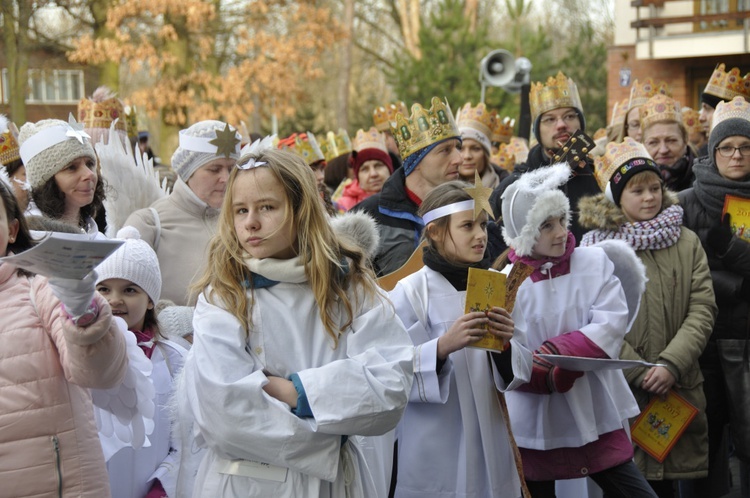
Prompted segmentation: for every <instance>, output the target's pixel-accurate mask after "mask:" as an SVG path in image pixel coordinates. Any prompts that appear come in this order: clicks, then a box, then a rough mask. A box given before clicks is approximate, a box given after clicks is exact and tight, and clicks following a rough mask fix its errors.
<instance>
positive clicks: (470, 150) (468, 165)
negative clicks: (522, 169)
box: [456, 102, 512, 189]
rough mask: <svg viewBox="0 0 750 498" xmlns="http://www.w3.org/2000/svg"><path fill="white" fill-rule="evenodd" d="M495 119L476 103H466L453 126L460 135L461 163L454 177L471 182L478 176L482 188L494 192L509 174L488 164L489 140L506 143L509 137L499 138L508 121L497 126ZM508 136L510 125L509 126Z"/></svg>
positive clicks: (490, 145)
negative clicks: (476, 174)
mask: <svg viewBox="0 0 750 498" xmlns="http://www.w3.org/2000/svg"><path fill="white" fill-rule="evenodd" d="M498 121H499V119H498V117H497V114H496V113H495V111H492V112H490V111H489V110H488V109H487V108H486V107H485V105H484V103H480V104H479V105H477V106H476V107H472V106H471V103H470V102H467V103H466V105H464V106H463V108H461V109H460V110H459V111H458V116H457V117H456V124H457V125H458V131H460V132H461V141H462V145H461V157H462V159H463V163H462V164H461V166H460V167H459V168H458V174H459V177H460V178H461V180H464V181H467V182H468V181H474V172H477V173H479V176H480V178H481V179H482V185H484V186H485V187H488V188H492V189H494V188H495V187H497V186H498V185H500V182H501V181H502V180H503V179H504V178H505V177H507V176H508V175H509V173H508V172H507V171H506V170H504V169H501V168H499V167H497V166H495V165H494V164H492V162H491V161H490V154H491V153H492V142H493V139H497V141H500V140H505V143H507V142H509V141H510V136H507V135H505V136H502V135H501V134H505V133H507V131H508V125H509V124H510V121H506V122H502V123H498ZM510 130H511V135H512V125H510Z"/></svg>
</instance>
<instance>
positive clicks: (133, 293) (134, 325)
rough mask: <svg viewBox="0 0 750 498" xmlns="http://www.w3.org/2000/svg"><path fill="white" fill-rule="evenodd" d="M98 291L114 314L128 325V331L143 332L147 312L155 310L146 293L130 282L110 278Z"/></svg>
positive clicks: (98, 286)
mask: <svg viewBox="0 0 750 498" xmlns="http://www.w3.org/2000/svg"><path fill="white" fill-rule="evenodd" d="M96 290H97V292H99V294H101V295H102V297H104V299H106V300H107V302H108V303H109V306H110V307H111V308H112V314H113V315H114V316H119V317H120V318H122V319H123V320H125V323H127V324H128V330H138V331H143V322H144V320H145V318H146V311H148V310H150V309H154V303H152V302H151V299H150V298H149V297H148V294H146V291H144V290H143V289H141V288H140V287H139V286H137V285H135V284H134V283H133V282H131V281H130V280H125V279H122V278H108V279H107V280H102V281H101V282H99V283H98V284H97V285H96Z"/></svg>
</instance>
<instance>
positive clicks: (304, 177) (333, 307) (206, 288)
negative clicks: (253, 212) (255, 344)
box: [193, 149, 379, 345]
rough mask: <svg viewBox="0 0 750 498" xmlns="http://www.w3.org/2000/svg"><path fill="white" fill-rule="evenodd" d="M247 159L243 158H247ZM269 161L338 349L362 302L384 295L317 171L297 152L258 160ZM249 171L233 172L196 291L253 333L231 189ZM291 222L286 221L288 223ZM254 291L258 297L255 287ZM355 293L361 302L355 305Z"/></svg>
mask: <svg viewBox="0 0 750 498" xmlns="http://www.w3.org/2000/svg"><path fill="white" fill-rule="evenodd" d="M243 159H244V158H243ZM253 159H255V160H256V161H257V162H265V163H266V164H265V165H264V166H260V167H263V168H268V169H269V171H271V173H272V174H273V175H274V177H275V178H276V179H277V180H278V182H279V184H280V185H281V186H282V188H283V189H284V192H285V194H286V201H287V202H286V216H287V217H289V216H292V217H294V222H295V223H294V226H295V227H296V235H297V252H298V254H299V256H300V258H301V261H302V262H303V264H304V266H305V274H306V275H307V278H308V280H309V282H310V287H311V288H312V291H313V294H314V295H315V301H316V302H317V304H318V309H319V311H320V316H321V319H322V320H323V325H324V327H325V329H326V332H327V333H328V334H329V335H330V336H331V337H332V338H333V340H334V344H335V345H338V337H339V336H340V335H341V334H342V333H343V331H344V330H346V328H348V327H349V326H350V325H351V323H352V320H353V318H354V313H355V308H357V307H358V306H359V305H360V303H362V302H365V301H366V300H369V299H371V298H375V297H376V296H378V295H379V293H378V290H377V286H376V284H375V275H374V274H373V272H372V270H370V269H369V267H368V266H367V263H366V261H367V259H366V257H365V255H364V253H363V252H362V249H361V248H359V247H357V246H353V245H350V244H349V243H347V242H345V241H344V240H338V238H337V236H336V234H335V233H334V231H333V229H332V228H331V225H330V222H329V220H328V215H327V214H326V212H325V209H324V206H323V203H322V201H321V199H320V197H319V194H318V190H317V188H316V181H315V177H314V175H313V172H312V170H310V168H309V167H308V166H307V164H305V162H304V161H303V160H302V159H301V158H299V157H297V156H296V155H295V154H293V153H291V152H288V151H284V150H277V149H271V150H266V151H263V152H261V153H260V154H259V155H258V156H257V157H254V158H253ZM241 174H247V172H246V171H244V170H242V169H239V168H234V169H233V170H232V172H231V174H230V175H229V180H228V181H227V191H226V195H225V197H224V203H223V205H222V208H221V214H220V215H219V221H218V230H217V233H216V235H215V236H214V237H213V238H212V239H211V241H210V243H209V247H208V251H209V252H208V265H207V266H206V270H205V272H204V273H203V275H202V276H201V277H200V279H199V280H198V281H197V282H196V283H195V284H194V285H193V290H195V291H203V292H204V294H205V297H206V299H207V300H208V301H209V302H210V303H212V304H215V305H220V306H222V307H223V308H225V309H226V310H227V311H229V312H230V313H232V314H233V315H234V316H235V317H237V319H238V320H239V321H240V322H241V323H242V324H243V326H244V327H245V329H246V330H247V332H248V333H249V332H250V331H251V329H252V327H253V324H252V319H251V312H252V306H253V298H252V297H251V298H250V299H248V298H247V294H246V292H247V288H248V286H251V285H252V272H251V271H250V270H249V268H248V267H247V266H246V265H245V264H244V259H245V258H247V257H248V255H247V253H245V252H244V251H243V249H242V246H241V244H240V241H239V239H238V238H237V233H236V231H235V228H234V213H233V211H232V203H233V199H232V189H233V186H234V184H235V182H236V180H237V177H238V176H239V175H241ZM287 219H288V218H285V221H286V220H287ZM249 288H250V289H251V293H254V292H255V291H254V289H252V287H249ZM352 288H354V289H356V290H355V292H352V293H350V294H351V296H352V297H354V298H355V299H356V301H355V302H352V300H351V299H350V294H348V293H347V291H348V290H350V289H352ZM217 299H218V301H220V302H221V304H218V301H217ZM340 307H343V309H344V311H345V314H344V316H345V317H346V320H345V322H344V323H343V324H341V325H339V324H338V323H337V322H338V321H337V319H336V318H337V317H339V316H340V314H339V313H338V312H337V311H338V310H339V309H340Z"/></svg>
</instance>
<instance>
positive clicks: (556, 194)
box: [502, 163, 570, 256]
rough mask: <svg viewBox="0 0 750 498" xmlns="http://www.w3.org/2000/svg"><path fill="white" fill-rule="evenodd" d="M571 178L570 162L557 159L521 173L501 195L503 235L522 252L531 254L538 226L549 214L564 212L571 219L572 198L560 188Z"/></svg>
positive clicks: (555, 214)
mask: <svg viewBox="0 0 750 498" xmlns="http://www.w3.org/2000/svg"><path fill="white" fill-rule="evenodd" d="M568 178H570V166H568V165H567V163H558V164H553V165H552V166H548V167H546V168H539V169H535V170H534V171H530V172H528V173H524V174H523V175H521V178H519V179H518V181H516V182H514V183H512V184H510V186H508V188H507V189H505V192H504V193H503V196H502V201H503V202H502V210H503V238H504V239H505V243H506V244H508V246H509V247H511V248H513V250H514V251H515V252H516V254H517V255H519V256H530V255H531V253H532V251H533V249H534V246H535V245H536V242H537V240H539V234H540V232H539V227H540V226H541V225H542V223H544V221H545V220H546V219H547V218H549V217H550V216H565V224H566V226H567V225H568V224H569V223H570V202H569V201H568V198H567V197H566V196H565V194H564V193H563V192H562V191H560V190H558V189H559V187H560V186H562V185H564V184H565V183H566V182H567V181H568Z"/></svg>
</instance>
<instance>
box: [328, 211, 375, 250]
mask: <svg viewBox="0 0 750 498" xmlns="http://www.w3.org/2000/svg"><path fill="white" fill-rule="evenodd" d="M331 226H332V227H333V231H334V232H336V235H339V236H343V237H346V238H348V239H349V240H350V241H351V242H352V243H354V244H356V245H357V246H358V247H359V248H361V249H362V251H363V252H364V253H365V255H366V256H367V257H368V258H372V257H373V256H374V255H375V252H376V251H377V250H378V246H379V245H380V233H379V232H378V224H377V223H376V222H375V219H374V218H373V217H372V216H370V215H369V214H367V213H365V212H363V211H347V212H346V213H343V214H340V215H338V216H334V217H332V218H331Z"/></svg>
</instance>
